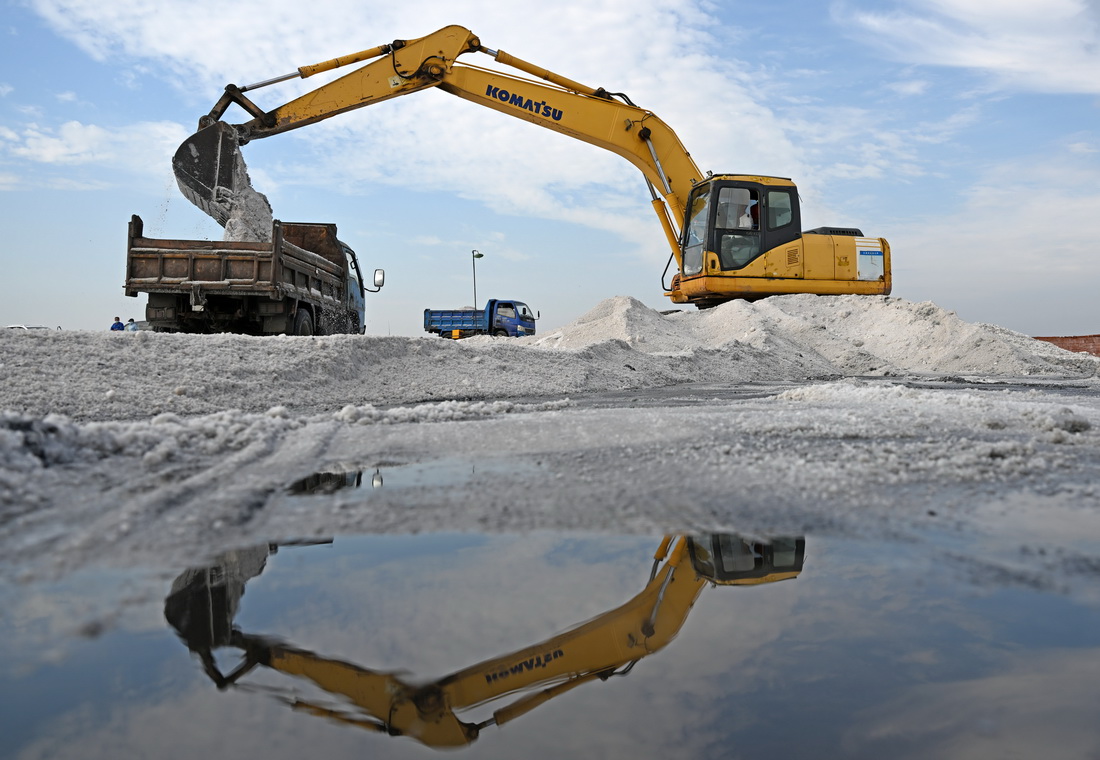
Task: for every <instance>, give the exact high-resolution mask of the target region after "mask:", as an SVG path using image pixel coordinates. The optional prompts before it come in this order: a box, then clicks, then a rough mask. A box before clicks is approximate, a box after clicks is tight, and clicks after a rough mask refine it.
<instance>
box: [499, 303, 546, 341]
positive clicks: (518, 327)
mask: <svg viewBox="0 0 1100 760" xmlns="http://www.w3.org/2000/svg"><path fill="white" fill-rule="evenodd" d="M489 303H490V307H492V304H493V302H492V301H490V302H489ZM492 334H493V335H508V336H511V337H522V336H524V335H534V334H535V314H534V312H532V311H531V309H530V307H528V306H527V304H525V303H523V302H521V301H497V302H496V307H495V308H494V309H493V311H492Z"/></svg>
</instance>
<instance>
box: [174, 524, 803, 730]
mask: <svg viewBox="0 0 1100 760" xmlns="http://www.w3.org/2000/svg"><path fill="white" fill-rule="evenodd" d="M276 550H277V547H276V546H274V545H266V544H265V545H262V546H259V547H255V548H254V549H252V550H242V551H237V552H230V553H227V554H226V555H224V556H223V557H222V558H221V560H222V561H221V563H220V564H219V565H217V566H215V567H212V568H205V569H203V570H201V571H195V570H190V571H188V572H186V573H184V574H183V575H181V576H180V577H179V579H177V581H176V583H175V584H173V589H172V593H171V594H170V596H169V597H168V599H167V600H166V602H165V617H166V618H167V619H168V622H169V623H170V624H171V625H172V627H173V628H175V629H176V631H177V633H178V634H179V636H180V638H181V639H183V641H184V643H185V644H186V645H187V647H188V648H189V649H190V650H191V651H192V652H193V653H194V654H195V655H196V656H197V657H198V658H199V660H200V661H201V662H202V665H203V669H204V671H205V672H206V674H207V675H208V676H209V677H210V678H211V680H212V681H214V683H215V684H216V685H217V686H218V688H219V689H228V688H232V687H233V686H234V685H235V684H236V683H237V682H238V681H240V680H241V679H242V678H244V677H245V676H246V675H247V674H248V673H250V672H251V671H252V670H254V669H255V668H257V667H264V668H268V669H270V670H272V671H275V672H278V673H283V674H285V675H290V676H297V677H300V678H302V679H305V680H307V681H310V682H312V684H313V685H314V686H315V687H319V688H320V689H322V690H323V691H324V692H326V693H327V694H329V695H335V696H338V697H341V698H342V702H341V704H340V705H338V706H333V705H331V704H328V705H326V704H320V702H319V701H316V700H315V701H310V700H306V699H300V698H297V697H295V698H293V699H287V698H286V697H285V692H283V691H280V692H279V695H278V696H276V694H275V693H272V696H276V698H277V699H280V700H281V701H285V702H287V703H288V704H289V705H290V706H291V707H292V708H294V709H296V710H302V711H305V712H308V713H312V714H314V715H318V716H322V717H325V718H329V719H331V720H334V721H338V722H341V723H345V724H349V725H354V726H357V727H359V728H364V729H367V730H371V731H377V732H380V733H387V734H389V735H391V736H408V737H410V738H413V739H416V740H417V741H419V742H421V743H422V744H424V745H426V746H429V747H435V748H443V747H456V746H462V745H466V744H470V743H472V742H474V741H475V740H476V739H477V738H478V736H479V735H480V732H481V731H482V729H484V728H486V727H487V726H492V725H498V726H499V725H503V724H504V723H507V722H509V721H511V720H515V719H516V718H518V717H520V716H521V715H524V714H526V713H528V712H530V711H531V710H534V709H535V708H537V707H539V706H540V705H543V704H545V703H546V702H548V701H550V700H551V699H553V698H555V697H557V696H560V695H562V694H564V693H566V692H568V691H570V690H572V689H574V688H576V687H577V686H580V685H582V684H585V683H589V682H591V681H596V680H599V681H606V680H607V679H608V678H610V677H612V676H622V675H627V674H628V673H630V672H631V670H632V669H633V668H634V666H635V665H636V664H637V663H638V661H640V660H641V659H642V658H644V657H646V656H648V655H650V654H653V653H655V652H657V651H659V650H661V649H663V648H664V647H665V646H666V645H668V643H669V642H671V641H672V639H674V638H675V637H676V636H677V635H678V634H679V632H680V629H681V628H682V627H683V625H684V623H685V621H686V620H687V616H688V614H689V613H690V611H691V609H692V607H693V605H694V604H695V602H696V600H697V599H698V597H699V595H700V594H701V593H702V591H703V590H704V589H705V588H706V587H707V586H709V585H754V584H763V583H774V582H776V581H781V580H789V579H792V578H795V577H797V576H798V575H799V573H801V571H802V566H803V561H804V558H805V539H803V538H802V537H792V538H777V539H775V540H773V541H770V542H761V541H753V540H750V539H746V538H742V537H740V536H735V535H724V534H719V535H705V536H666V537H665V538H664V539H663V540H662V541H661V544H660V546H659V547H658V548H657V551H656V552H655V553H654V555H653V567H652V570H651V572H650V576H649V581H648V582H647V583H646V584H645V586H644V588H643V589H642V590H641V591H640V592H639V593H638V594H636V595H635V596H634V597H633V598H631V599H629V600H628V601H626V602H625V603H624V604H622V605H620V606H619V607H616V608H614V609H611V610H609V611H607V612H604V613H603V614H600V615H598V616H596V617H595V618H592V619H591V620H589V621H587V622H585V623H581V624H579V625H576V626H574V627H573V628H570V629H569V630H566V631H565V632H563V633H559V634H557V635H555V636H551V637H550V638H548V639H546V640H544V641H542V642H539V643H537V644H535V645H533V646H529V647H525V648H523V649H520V650H517V651H514V652H511V653H509V654H505V655H503V656H500V657H494V658H492V659H489V660H485V661H483V662H479V663H477V664H475V665H472V666H470V667H467V668H464V669H462V670H459V671H457V672H454V673H451V674H450V675H448V676H445V677H443V678H441V679H438V680H436V681H432V682H428V683H423V682H418V681H413V680H412V679H409V678H407V677H405V676H399V675H398V674H396V673H395V672H393V671H384V670H372V669H368V668H364V667H361V666H359V665H356V664H354V663H350V662H345V661H342V660H337V659H331V658H327V657H324V656H322V655H320V654H317V653H315V652H311V651H309V650H306V649H300V648H296V647H293V646H291V645H289V644H286V643H283V642H281V641H279V640H277V639H274V638H271V637H268V636H261V635H256V634H251V633H245V632H242V631H241V630H240V628H239V627H238V626H237V625H236V623H235V621H234V618H235V617H236V614H237V609H238V607H239V602H240V598H241V596H243V594H244V584H245V581H247V580H248V579H249V578H251V577H255V576H256V575H259V574H260V573H261V572H262V571H263V569H264V567H265V565H266V560H267V557H268V555H269V553H274V551H276ZM219 648H230V649H236V650H238V651H239V652H241V653H242V654H243V661H242V662H241V663H240V664H239V665H237V666H236V667H235V668H234V669H233V670H232V671H230V672H228V673H223V672H222V671H221V670H220V669H219V666H218V663H217V661H216V660H215V657H214V650H215V649H219ZM251 688H252V689H253V690H255V689H256V688H257V687H256V686H255V685H252V687H251ZM510 695H512V696H515V695H518V698H516V699H514V700H513V701H511V702H510V703H508V704H506V705H504V706H503V707H500V708H498V709H496V710H495V711H494V712H493V713H492V715H491V716H489V717H488V718H486V719H483V720H464V719H462V718H460V717H459V713H464V712H465V711H469V710H472V709H474V708H477V707H478V706H480V705H485V704H487V703H489V702H493V701H495V700H500V699H503V698H505V697H508V696H510ZM325 701H328V700H327V698H326V699H325Z"/></svg>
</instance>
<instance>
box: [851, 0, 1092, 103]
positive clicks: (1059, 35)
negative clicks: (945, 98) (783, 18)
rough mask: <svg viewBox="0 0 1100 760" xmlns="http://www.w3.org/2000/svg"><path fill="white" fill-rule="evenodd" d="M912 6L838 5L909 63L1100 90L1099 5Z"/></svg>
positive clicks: (934, 1)
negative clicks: (889, 7)
mask: <svg viewBox="0 0 1100 760" xmlns="http://www.w3.org/2000/svg"><path fill="white" fill-rule="evenodd" d="M908 6H909V9H903V8H902V6H900V5H895V7H894V9H893V10H888V11H883V10H879V9H878V8H877V7H876V9H875V10H863V9H861V8H860V7H858V5H852V6H848V5H841V6H838V10H837V11H836V15H837V18H838V21H839V22H840V23H841V24H842V25H844V26H845V27H847V28H850V29H851V28H854V29H858V30H861V31H862V32H863V33H864V34H863V35H861V37H860V41H861V43H862V44H869V45H874V46H876V47H878V48H879V49H880V50H881V51H882V52H883V53H884V54H886V55H888V56H890V57H893V58H896V59H898V60H901V61H905V62H908V63H914V64H921V65H928V66H948V67H954V68H964V69H971V70H973V71H977V72H981V73H985V74H988V75H989V76H990V77H991V78H992V80H993V81H994V83H995V85H996V86H997V87H1002V88H1006V89H1015V90H1023V91H1029V92H1043V93H1086V94H1098V93H1100V56H1098V55H1097V54H1096V50H1097V45H1098V44H1100V12H1098V11H1097V8H1096V5H1095V3H1088V2H1086V1H1085V0H1051V1H1050V2H1044V3H1035V2H1029V1H1025V0H1013V1H1012V2H998V3H989V2H984V1H983V0H953V1H952V2H947V0H911V2H909V3H908Z"/></svg>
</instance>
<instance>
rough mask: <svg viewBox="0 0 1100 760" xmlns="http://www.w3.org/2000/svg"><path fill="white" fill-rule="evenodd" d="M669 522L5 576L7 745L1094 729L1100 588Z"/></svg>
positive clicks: (537, 743) (1042, 746) (319, 745)
mask: <svg viewBox="0 0 1100 760" xmlns="http://www.w3.org/2000/svg"><path fill="white" fill-rule="evenodd" d="M367 487H368V488H369V487H370V486H369V485H368V486H367ZM295 498H305V499H308V498H312V496H311V489H310V488H305V487H304V486H302V487H300V488H299V490H298V492H297V496H296V497H295ZM661 538H662V537H660V536H650V537H639V536H599V537H593V536H584V535H569V534H562V533H535V534H527V535H492V536H488V535H476V534H461V535H460V534H428V535H419V536H374V537H341V536H335V537H331V538H311V539H309V540H308V541H306V542H304V543H300V544H297V545H281V546H280V545H275V544H266V543H264V544H257V545H254V546H249V547H242V548H241V549H240V550H237V551H232V552H227V553H224V554H223V555H221V556H220V557H219V558H217V561H216V562H213V563H211V564H209V565H208V566H206V567H202V568H179V569H178V574H176V575H175V577H172V578H168V577H167V576H165V575H164V574H163V573H159V572H153V573H149V572H143V571H136V570H135V571H133V572H130V573H126V572H110V573H107V572H102V573H92V572H88V573H81V574H78V575H77V576H73V577H70V578H68V579H66V580H65V581H63V582H57V583H43V584H32V585H25V586H21V587H8V588H6V589H4V591H3V592H2V594H3V608H4V609H5V610H7V611H8V613H9V614H6V615H5V616H4V618H3V622H2V623H0V630H2V632H3V635H2V640H3V641H4V642H5V645H4V646H5V649H6V650H7V652H6V655H7V656H6V657H5V658H4V661H5V663H6V664H5V666H4V668H3V670H2V673H0V694H3V695H4V696H3V702H4V705H3V710H2V711H0V716H2V718H0V723H2V726H3V731H2V733H3V735H4V737H5V740H4V743H3V752H2V754H3V756H4V757H11V758H17V757H18V758H32V757H54V758H64V757H79V758H98V757H111V758H118V757H142V756H156V757H162V758H166V759H170V758H194V757H229V756H250V757H266V758H281V757H288V758H289V757H305V756H310V757H318V756H322V757H326V758H343V757H348V758H351V757H355V758H359V757H423V756H425V755H429V754H433V753H434V752H435V751H436V750H439V749H442V748H443V747H444V746H447V745H451V744H456V743H457V744H459V745H460V746H465V747H467V749H465V750H463V751H462V754H464V755H466V756H469V757H546V758H551V757H562V756H571V757H623V758H647V757H669V756H680V757H682V756H687V755H689V754H690V755H694V756H709V757H756V756H761V755H763V756H771V757H791V758H803V757H804V758H820V757H852V758H881V757H893V758H898V757H902V758H904V757H1009V756H1018V757H1039V756H1042V757H1046V758H1081V757H1088V756H1092V754H1094V753H1095V751H1096V749H1097V746H1098V743H1100V730H1098V729H1097V727H1096V724H1095V705H1096V702H1097V696H1100V686H1098V685H1097V684H1098V683H1100V680H1098V678H1097V676H1098V675H1100V672H1098V667H1100V665H1098V664H1100V604H1098V603H1097V599H1096V597H1095V594H1091V595H1090V593H1088V592H1086V591H1083V590H1082V589H1076V590H1075V589H1073V588H1051V587H1043V586H1042V585H1033V584H1030V583H1028V582H1027V579H1026V578H1023V577H1020V578H1009V577H1002V578H995V579H991V578H988V577H982V576H981V573H982V572H983V567H984V563H982V562H972V561H971V556H970V551H971V549H972V548H973V549H975V550H979V547H970V546H967V545H966V542H962V543H960V544H959V545H955V546H951V545H950V544H951V539H948V538H946V537H944V538H942V539H941V540H939V543H938V545H936V544H932V543H929V542H905V543H894V542H890V541H883V540H874V541H866V540H862V541H861V540H843V539H837V538H834V537H829V538H825V537H815V536H813V535H808V536H786V537H774V538H773V540H772V541H771V542H770V543H768V544H762V543H758V542H753V541H752V540H751V539H745V538H742V537H739V536H734V535H722V536H714V535H705V536H696V537H693V538H692V539H691V541H690V542H688V541H678V542H677V543H673V544H672V546H671V550H670V551H669V552H668V554H667V556H666V557H665V559H664V561H663V562H660V563H655V562H654V559H653V557H654V554H655V552H658V551H659V549H660V547H661V543H662V542H661ZM1097 538H1098V537H1096V536H1093V537H1091V540H1092V541H1095V540H1096V539H1097ZM930 540H933V541H934V540H935V538H934V537H930ZM677 546H680V547H681V548H683V554H682V555H681V556H680V557H679V561H678V564H676V566H675V570H674V571H673V573H672V580H671V581H669V582H667V583H664V582H663V581H664V579H663V577H662V575H661V571H663V570H664V568H666V566H668V565H669V563H670V562H674V558H673V557H674V555H675V553H676V549H677ZM655 565H656V566H657V569H658V574H657V576H656V579H655V580H653V581H652V582H651V580H650V579H651V575H652V574H653V571H654V569H655ZM709 581H713V582H709ZM991 581H994V582H993V583H991ZM96 597H99V598H100V599H101V600H102V599H105V598H110V599H113V600H116V602H117V604H116V605H113V610H114V611H113V612H112V613H111V614H110V615H108V616H106V617H100V616H98V615H99V614H101V613H96V612H93V610H97V609H102V608H101V607H100V606H99V605H97V604H96V603H95V599H96ZM693 601H694V606H691V605H692V602H693ZM586 621H587V626H585V627H582V628H580V629H577V628H576V626H577V625H578V624H580V623H585V622H586ZM647 623H649V625H650V629H651V630H650V631H649V633H650V634H651V638H647V636H646V634H645V633H642V631H643V630H644V629H645V626H646V624H647ZM570 631H572V633H570ZM631 663H633V664H631ZM242 664H244V665H245V666H246V668H247V670H245V671H244V672H239V671H238V672H235V671H237V669H238V667H239V666H241V665H242ZM547 679H549V680H547ZM562 679H575V680H573V681H571V682H570V681H568V680H566V682H567V684H568V686H561V685H560V684H561V683H562ZM514 688H515V689H520V688H522V689H523V690H521V691H512V690H513V689H514ZM532 693H537V694H541V696H539V697H535V698H531V697H529V695H530V694H532ZM425 695H429V696H430V695H442V697H441V699H437V700H436V701H435V702H432V701H431V700H429V699H428V698H427V696H425ZM525 699H527V700H529V701H524V700H525ZM410 706H413V707H410ZM417 708H419V709H420V712H419V713H417ZM510 711H512V712H510ZM494 714H495V715H496V718H495V719H494ZM410 715H413V717H412V718H410ZM455 720H457V721H458V723H455V722H454V721H455ZM498 724H499V725H498ZM454 725H457V726H459V727H460V728H459V733H458V734H456V733H454V732H453V731H451V730H448V727H451V726H454ZM456 736H458V737H460V738H457V739H456Z"/></svg>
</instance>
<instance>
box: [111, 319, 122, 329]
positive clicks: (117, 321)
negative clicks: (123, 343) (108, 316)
mask: <svg viewBox="0 0 1100 760" xmlns="http://www.w3.org/2000/svg"><path fill="white" fill-rule="evenodd" d="M111 329H112V330H125V329H126V325H124V324H122V320H121V319H120V318H118V317H115V323H114V324H113V325H111Z"/></svg>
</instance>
